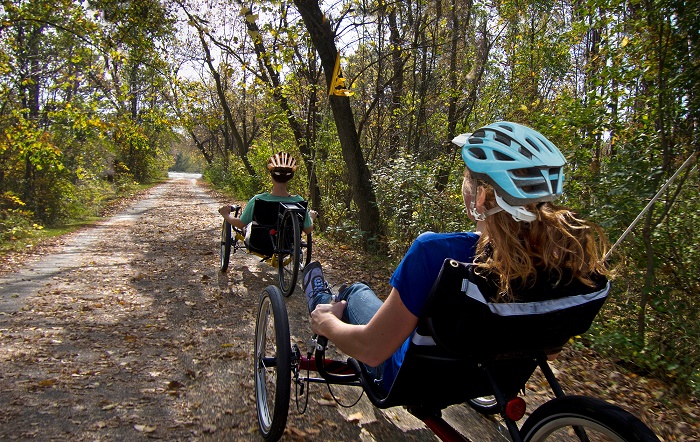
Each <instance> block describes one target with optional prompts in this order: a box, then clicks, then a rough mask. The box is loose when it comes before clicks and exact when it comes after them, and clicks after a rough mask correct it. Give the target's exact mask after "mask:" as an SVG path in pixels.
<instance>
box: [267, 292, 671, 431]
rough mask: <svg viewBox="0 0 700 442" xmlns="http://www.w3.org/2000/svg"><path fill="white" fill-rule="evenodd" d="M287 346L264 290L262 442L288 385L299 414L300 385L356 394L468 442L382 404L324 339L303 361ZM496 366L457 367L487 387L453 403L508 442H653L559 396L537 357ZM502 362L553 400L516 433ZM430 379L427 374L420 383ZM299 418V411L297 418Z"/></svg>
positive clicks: (629, 421)
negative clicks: (538, 383)
mask: <svg viewBox="0 0 700 442" xmlns="http://www.w3.org/2000/svg"><path fill="white" fill-rule="evenodd" d="M290 344H291V341H290V330H289V320H288V317H287V311H286V306H285V304H284V301H283V299H282V296H281V293H280V292H279V289H278V288H277V287H275V286H268V287H267V288H265V290H263V292H262V293H261V295H260V300H259V308H258V314H257V321H256V330H255V397H256V408H257V414H258V423H259V429H260V431H261V433H262V436H263V437H264V439H265V440H268V441H274V440H278V439H279V438H280V437H281V436H282V434H283V432H284V429H285V426H286V420H287V416H288V410H289V403H290V396H291V385H292V384H294V385H295V393H296V396H297V397H296V401H297V408H298V409H299V406H298V404H299V396H302V397H304V399H306V400H308V394H309V391H308V390H309V388H308V385H309V384H311V383H319V384H328V385H329V386H330V385H345V386H357V387H361V388H362V390H363V391H362V392H363V393H365V394H366V395H367V397H368V398H369V400H370V401H371V402H372V404H373V405H374V406H376V407H378V408H388V407H390V406H396V405H402V406H404V407H405V408H406V409H407V410H408V411H409V412H410V413H411V414H413V415H414V416H416V417H417V418H419V419H420V420H422V421H423V422H424V423H425V425H426V426H427V427H428V428H429V429H431V430H432V431H433V432H434V433H435V435H436V436H437V437H439V438H440V439H441V440H443V441H462V442H463V441H466V440H468V439H466V437H465V436H464V435H462V434H461V433H460V432H459V431H457V430H456V429H455V428H454V427H452V426H451V425H450V424H449V423H448V422H447V421H445V420H444V419H443V418H442V413H441V412H442V409H443V408H445V407H444V406H437V407H434V406H428V407H423V406H415V404H414V405H411V404H408V405H407V404H396V403H393V402H391V401H388V402H387V401H385V400H384V399H383V398H382V397H381V396H380V395H378V394H377V393H376V389H375V388H373V384H372V382H373V380H372V379H371V377H370V376H368V373H367V371H366V370H365V369H363V366H362V365H361V363H359V362H358V361H356V360H354V359H352V358H349V359H348V360H347V361H341V360H336V359H329V358H327V357H326V348H327V340H326V339H325V338H323V337H315V336H314V337H312V340H311V341H310V345H309V350H308V352H307V353H306V355H304V354H302V352H301V350H300V349H299V347H298V346H297V345H296V344H294V345H290ZM503 358H504V359H501V360H499V359H497V358H496V359H494V358H487V359H484V360H480V361H474V360H469V361H466V360H465V361H464V364H470V366H474V364H476V366H477V367H478V369H479V370H483V372H484V374H485V376H486V378H488V380H489V382H490V387H491V388H490V393H491V396H490V397H489V398H484V397H481V396H474V397H465V398H464V400H463V401H461V402H466V403H467V404H469V405H470V406H471V407H472V408H474V409H475V410H476V411H478V412H480V413H482V414H487V415H491V414H499V415H500V416H501V418H502V420H503V422H504V424H505V426H506V428H507V430H508V433H509V435H510V437H511V440H513V441H514V442H519V441H527V442H532V441H538V442H541V441H566V440H579V441H594V440H595V441H597V440H605V441H618V442H620V441H648V442H658V440H659V439H658V438H657V437H656V436H655V435H654V433H653V432H652V431H651V430H650V429H649V428H648V427H647V426H646V425H645V424H644V423H643V422H642V421H640V420H639V419H638V418H636V417H635V416H634V415H632V414H631V413H629V412H627V411H625V410H623V409H621V408H620V407H617V406H615V405H613V404H610V403H607V402H605V401H603V400H600V399H596V398H591V397H584V396H567V395H565V394H564V392H563V390H562V388H561V386H560V384H559V382H558V381H557V379H556V377H555V375H554V373H553V372H552V370H551V368H550V366H549V364H548V362H547V357H546V354H545V353H544V352H529V353H527V354H520V355H512V354H511V355H503ZM509 358H513V361H515V362H514V363H517V364H520V363H522V361H525V363H526V364H531V365H532V371H534V370H535V369H536V368H537V367H539V369H540V370H541V371H542V373H543V375H544V377H545V379H546V381H547V383H548V384H549V387H550V389H551V391H552V393H553V396H554V398H553V399H551V400H549V401H548V402H546V403H544V404H543V405H541V406H540V407H538V408H537V409H536V410H535V411H534V412H533V413H532V414H531V415H530V416H529V417H528V418H527V420H526V421H525V422H524V424H523V425H522V426H521V427H519V426H518V424H517V423H516V421H517V420H519V419H521V418H522V416H523V415H524V405H525V403H524V400H523V399H522V398H521V397H520V396H518V395H517V392H516V394H515V395H514V394H512V393H510V392H507V390H508V389H511V387H509V386H506V387H505V388H501V387H502V386H503V384H502V380H500V379H499V369H498V364H502V363H508V361H509ZM457 362H458V363H459V362H460V361H457ZM402 369H403V367H402ZM526 370H529V368H526ZM312 371H313V372H316V373H318V375H319V376H310V375H309V373H310V372H312ZM532 371H529V372H527V371H526V373H530V374H531V373H532ZM304 372H306V373H307V375H306V376H304V375H303V373H304ZM430 375H431V374H429V373H428V374H427V376H430ZM432 375H433V376H437V375H438V374H432ZM529 377H530V375H527V377H526V379H527V378H529ZM506 384H507V382H506ZM448 386H449V384H448ZM523 387H524V385H523ZM521 389H522V387H521ZM389 395H391V392H390V393H389ZM387 398H388V397H387ZM457 403H459V402H457ZM305 410H306V406H304V407H303V410H300V412H304V411H305Z"/></svg>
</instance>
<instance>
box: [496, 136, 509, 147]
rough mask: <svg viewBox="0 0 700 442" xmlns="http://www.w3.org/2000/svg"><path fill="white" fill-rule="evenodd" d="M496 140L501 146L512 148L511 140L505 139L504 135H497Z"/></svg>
mask: <svg viewBox="0 0 700 442" xmlns="http://www.w3.org/2000/svg"><path fill="white" fill-rule="evenodd" d="M493 138H494V140H496V141H498V142H499V143H501V144H505V145H506V146H509V147H510V138H508V137H504V136H503V135H501V134H499V133H497V134H496V135H495V136H494V137H493Z"/></svg>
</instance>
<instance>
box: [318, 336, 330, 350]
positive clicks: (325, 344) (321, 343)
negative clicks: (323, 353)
mask: <svg viewBox="0 0 700 442" xmlns="http://www.w3.org/2000/svg"><path fill="white" fill-rule="evenodd" d="M319 347H320V348H322V349H324V350H325V349H326V347H328V338H327V337H325V336H319V337H317V338H316V348H319Z"/></svg>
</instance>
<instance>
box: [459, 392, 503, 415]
mask: <svg viewBox="0 0 700 442" xmlns="http://www.w3.org/2000/svg"><path fill="white" fill-rule="evenodd" d="M467 405H469V406H470V407H472V408H473V409H474V410H476V411H478V412H479V413H481V414H484V415H487V416H489V415H492V414H498V413H500V412H501V407H499V406H498V402H497V401H496V398H495V397H494V396H482V397H477V398H473V399H469V400H467Z"/></svg>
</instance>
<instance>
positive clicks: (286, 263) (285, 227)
mask: <svg viewBox="0 0 700 442" xmlns="http://www.w3.org/2000/svg"><path fill="white" fill-rule="evenodd" d="M277 241H278V242H277V269H278V279H279V287H280V290H282V294H283V295H284V296H286V297H289V296H291V295H292V293H294V287H295V285H296V283H297V276H298V275H299V261H301V230H300V226H299V218H298V216H297V214H296V213H294V212H291V211H289V212H285V213H284V216H283V217H282V222H281V224H280V230H279V232H278V234H277Z"/></svg>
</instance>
